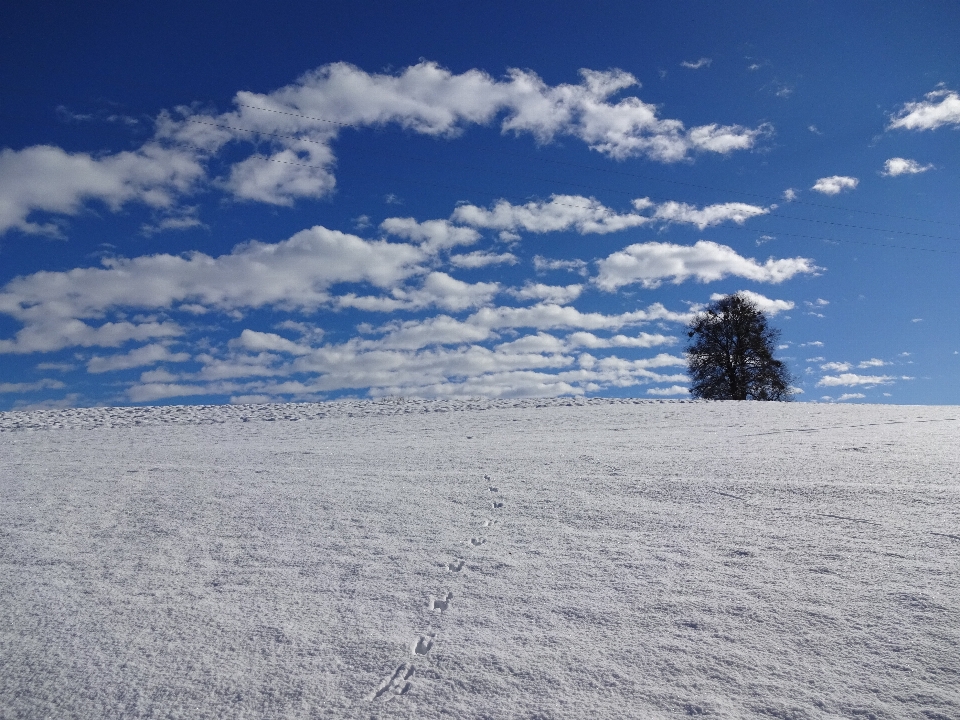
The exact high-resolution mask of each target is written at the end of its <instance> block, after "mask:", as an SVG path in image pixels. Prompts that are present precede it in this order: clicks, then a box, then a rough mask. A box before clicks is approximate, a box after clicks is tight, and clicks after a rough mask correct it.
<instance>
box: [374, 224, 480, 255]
mask: <svg viewBox="0 0 960 720" xmlns="http://www.w3.org/2000/svg"><path fill="white" fill-rule="evenodd" d="M380 229H381V230H383V231H384V232H387V233H390V234H391V235H396V236H397V237H402V238H406V239H407V240H412V241H414V242H417V243H422V244H423V247H424V249H425V250H427V251H429V252H435V251H437V250H440V249H447V248H452V247H456V246H457V245H472V244H473V243H475V242H476V241H477V240H479V239H480V233H478V232H477V231H476V230H474V229H473V228H465V227H457V226H456V225H453V224H451V223H450V222H449V221H447V220H426V221H424V222H419V223H418V222H417V221H416V220H414V219H413V218H410V217H408V218H397V217H394V218H387V219H386V220H384V221H383V222H382V223H380Z"/></svg>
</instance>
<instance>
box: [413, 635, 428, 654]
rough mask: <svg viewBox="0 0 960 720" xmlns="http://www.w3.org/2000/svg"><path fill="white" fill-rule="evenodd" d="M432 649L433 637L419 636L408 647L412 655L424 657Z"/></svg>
mask: <svg viewBox="0 0 960 720" xmlns="http://www.w3.org/2000/svg"><path fill="white" fill-rule="evenodd" d="M432 648H433V636H432V635H421V636H420V637H419V638H417V639H416V640H415V641H414V642H413V643H411V645H410V652H411V653H412V654H413V655H426V654H427V653H428V652H430V650H431V649H432Z"/></svg>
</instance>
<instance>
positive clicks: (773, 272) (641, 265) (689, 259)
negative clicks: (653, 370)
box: [595, 240, 819, 292]
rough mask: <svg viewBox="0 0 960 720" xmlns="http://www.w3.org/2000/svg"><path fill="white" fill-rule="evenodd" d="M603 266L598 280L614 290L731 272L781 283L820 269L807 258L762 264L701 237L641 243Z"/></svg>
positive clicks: (703, 279)
mask: <svg viewBox="0 0 960 720" xmlns="http://www.w3.org/2000/svg"><path fill="white" fill-rule="evenodd" d="M599 267H600V272H599V274H598V276H597V278H596V280H595V282H596V284H597V285H598V286H599V287H600V288H601V289H603V290H607V291H611V292H612V291H613V290H616V289H617V288H619V287H622V286H623V285H630V284H632V283H641V284H642V285H643V286H644V287H646V288H655V287H657V286H659V285H660V284H661V283H662V282H663V281H664V280H670V281H671V282H673V283H674V284H679V283H681V282H684V281H685V280H688V279H690V278H695V279H696V280H698V281H700V282H711V281H714V280H720V279H722V278H724V277H727V276H728V275H735V276H737V277H744V278H748V279H750V280H755V281H757V282H769V283H779V282H783V281H784V280H789V279H790V278H791V277H793V276H794V275H796V274H798V273H814V272H816V271H817V270H818V269H819V268H817V267H816V266H815V265H814V264H813V262H812V261H811V260H809V259H807V258H786V259H783V260H774V259H772V258H771V259H769V260H767V261H766V262H765V263H763V264H761V263H758V262H757V261H756V260H754V259H752V258H745V257H743V256H741V255H738V254H737V252H736V251H735V250H733V248H730V247H728V246H726V245H718V244H717V243H714V242H710V241H709V240H700V241H698V242H697V243H696V244H695V245H693V246H686V245H674V244H672V243H659V242H649V243H638V244H636V245H630V246H628V247H626V248H624V249H623V250H620V251H618V252H615V253H613V254H612V255H610V256H608V257H607V258H605V259H603V260H601V261H599Z"/></svg>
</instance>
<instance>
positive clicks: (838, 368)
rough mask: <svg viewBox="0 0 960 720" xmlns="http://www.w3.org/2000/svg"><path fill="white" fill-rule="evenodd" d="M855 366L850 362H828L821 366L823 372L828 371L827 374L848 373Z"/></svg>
mask: <svg viewBox="0 0 960 720" xmlns="http://www.w3.org/2000/svg"><path fill="white" fill-rule="evenodd" d="M852 367H853V366H852V365H851V364H850V363H848V362H828V363H824V364H823V365H821V366H820V369H821V370H826V371H827V372H840V373H842V372H846V371H847V370H850V369H851V368H852Z"/></svg>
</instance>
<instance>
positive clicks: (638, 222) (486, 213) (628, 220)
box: [452, 195, 769, 239]
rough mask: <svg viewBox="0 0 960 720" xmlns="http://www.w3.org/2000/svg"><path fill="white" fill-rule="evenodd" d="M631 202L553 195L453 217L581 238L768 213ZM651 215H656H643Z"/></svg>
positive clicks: (728, 206)
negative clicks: (622, 209) (612, 204)
mask: <svg viewBox="0 0 960 720" xmlns="http://www.w3.org/2000/svg"><path fill="white" fill-rule="evenodd" d="M631 204H632V205H633V207H634V210H635V211H636V212H632V213H618V212H617V211H615V210H613V209H611V208H609V207H607V206H605V205H603V204H602V203H601V202H599V201H598V200H596V199H595V198H588V197H584V196H582V195H552V196H551V198H550V200H549V201H548V202H542V201H540V202H528V203H525V204H524V205H514V204H512V203H510V202H508V201H507V200H499V201H497V202H496V203H495V204H494V206H493V207H492V208H491V209H489V210H488V209H486V208H480V207H477V206H476V205H468V204H465V205H460V206H459V207H458V208H457V209H456V210H455V211H454V213H453V215H452V218H453V220H455V221H456V222H458V223H462V224H464V225H471V226H473V227H479V228H490V229H494V230H501V231H503V232H509V233H513V232H514V231H517V230H525V231H527V232H534V233H547V232H557V231H561V230H570V229H573V230H576V231H577V232H579V233H580V234H589V233H598V234H605V233H611V232H619V231H621V230H626V229H628V228H632V227H639V226H642V225H647V224H649V223H651V222H655V221H658V222H662V223H684V224H689V225H695V226H696V227H698V228H699V229H700V230H703V229H704V228H707V227H710V226H712V225H719V224H720V223H723V222H727V221H731V222H735V223H737V224H738V225H742V224H743V223H744V222H746V221H747V220H748V219H750V218H752V217H756V216H758V215H764V214H766V213H768V212H769V210H768V209H767V208H763V207H759V206H757V205H748V204H747V203H738V202H730V203H718V204H715V205H707V206H705V207H703V208H697V207H696V206H694V205H688V204H687V203H679V202H673V201H669V202H665V203H662V204H661V205H657V204H656V203H654V202H652V201H651V200H650V199H649V198H637V199H636V200H634V201H633V202H632V203H631ZM647 211H652V212H651V213H650V214H643V213H645V212H647ZM503 232H501V236H502V234H503ZM516 238H519V236H518V235H515V234H514V235H511V239H516ZM501 239H503V238H502V237H501Z"/></svg>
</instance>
